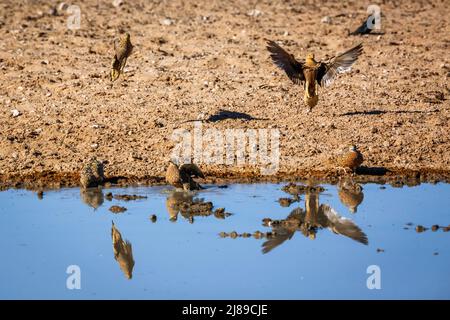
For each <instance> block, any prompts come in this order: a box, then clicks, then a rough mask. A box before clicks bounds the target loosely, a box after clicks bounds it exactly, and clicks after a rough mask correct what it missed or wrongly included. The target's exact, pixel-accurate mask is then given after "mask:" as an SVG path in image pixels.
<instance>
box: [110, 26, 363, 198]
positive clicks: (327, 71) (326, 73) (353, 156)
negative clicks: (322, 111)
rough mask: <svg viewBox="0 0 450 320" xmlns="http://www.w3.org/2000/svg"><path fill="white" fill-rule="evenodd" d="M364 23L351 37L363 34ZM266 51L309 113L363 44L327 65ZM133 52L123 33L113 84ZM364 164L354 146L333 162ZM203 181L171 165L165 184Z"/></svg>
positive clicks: (191, 185) (270, 46) (187, 186)
mask: <svg viewBox="0 0 450 320" xmlns="http://www.w3.org/2000/svg"><path fill="white" fill-rule="evenodd" d="M370 31H371V29H368V28H367V25H366V21H364V22H363V24H362V25H361V26H360V27H359V28H358V29H357V30H355V31H354V32H353V33H351V34H366V33H369V32H370ZM267 50H268V51H269V53H270V57H271V59H272V61H273V63H274V64H275V65H276V66H277V67H278V68H280V69H281V70H283V71H284V72H285V73H286V75H287V76H288V77H289V79H290V80H291V81H292V82H293V83H294V84H299V85H303V89H304V102H305V104H306V106H307V107H308V109H307V112H310V111H311V110H312V108H314V107H315V106H316V105H317V104H318V101H319V90H318V89H319V87H328V86H329V85H330V84H331V83H332V82H333V80H334V79H335V78H336V77H337V76H338V74H340V73H344V72H348V71H349V70H350V69H351V67H352V66H353V64H354V63H355V62H356V60H357V59H358V57H359V56H360V55H361V54H362V52H363V46H362V44H358V45H356V46H355V47H353V48H351V49H349V50H347V51H345V52H344V53H341V54H338V55H336V56H334V57H332V58H330V59H328V60H327V61H316V60H315V58H314V54H313V53H308V54H307V55H306V58H305V60H300V61H299V60H297V59H295V58H294V56H293V55H292V54H290V53H289V52H287V51H286V50H284V49H283V48H282V47H281V46H279V45H278V44H277V43H276V42H275V41H272V40H267ZM132 52H133V45H132V43H131V37H130V34H129V33H124V34H123V35H122V36H121V37H120V38H119V39H117V40H116V41H115V42H114V57H113V60H112V66H111V73H110V79H111V81H115V80H117V79H118V78H119V76H120V75H121V74H122V73H123V72H124V68H125V65H126V63H127V59H128V58H129V56H130V55H131V53H132ZM362 162H363V156H362V154H361V152H360V151H359V150H358V149H357V147H356V146H353V145H352V146H350V148H349V150H348V152H346V153H345V154H343V155H341V157H339V158H338V159H336V161H335V164H336V166H337V168H338V169H342V170H344V172H347V170H350V171H352V172H355V169H356V168H357V167H359V166H360V165H361V164H362ZM199 177H200V178H204V175H203V173H202V171H201V170H200V169H199V168H198V167H197V166H196V165H195V164H183V165H181V166H178V165H177V164H176V163H174V162H172V161H171V162H170V163H169V166H168V169H167V173H166V181H167V183H169V184H171V185H173V186H175V187H176V188H182V189H184V190H199V189H201V188H202V187H201V186H200V184H199V183H197V182H196V181H195V180H194V178H199Z"/></svg>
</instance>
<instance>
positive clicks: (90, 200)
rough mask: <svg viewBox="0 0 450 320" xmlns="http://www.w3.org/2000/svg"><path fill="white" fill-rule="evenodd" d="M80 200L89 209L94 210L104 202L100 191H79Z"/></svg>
mask: <svg viewBox="0 0 450 320" xmlns="http://www.w3.org/2000/svg"><path fill="white" fill-rule="evenodd" d="M80 195H81V200H82V201H83V202H84V203H85V204H87V205H88V206H89V207H92V208H94V209H97V208H99V207H100V206H101V205H102V204H103V202H104V196H103V191H102V189H98V188H88V189H83V188H81V189H80Z"/></svg>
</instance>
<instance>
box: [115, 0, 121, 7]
mask: <svg viewBox="0 0 450 320" xmlns="http://www.w3.org/2000/svg"><path fill="white" fill-rule="evenodd" d="M122 3H123V0H113V6H114V7H116V8H117V7H119V6H120V5H121V4H122Z"/></svg>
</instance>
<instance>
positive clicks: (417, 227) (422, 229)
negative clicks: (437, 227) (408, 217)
mask: <svg viewBox="0 0 450 320" xmlns="http://www.w3.org/2000/svg"><path fill="white" fill-rule="evenodd" d="M426 230H427V229H426V228H425V227H424V226H421V225H418V226H416V232H419V233H420V232H424V231H426Z"/></svg>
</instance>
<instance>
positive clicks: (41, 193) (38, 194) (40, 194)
mask: <svg viewBox="0 0 450 320" xmlns="http://www.w3.org/2000/svg"><path fill="white" fill-rule="evenodd" d="M37 197H38V199H39V200H42V199H43V198H44V191H42V190H39V191H38V192H37Z"/></svg>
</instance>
